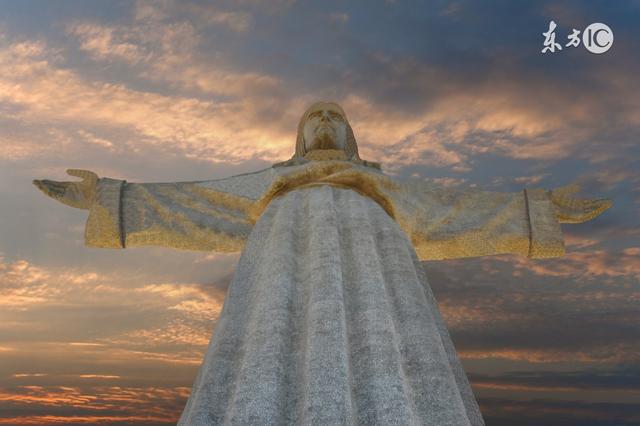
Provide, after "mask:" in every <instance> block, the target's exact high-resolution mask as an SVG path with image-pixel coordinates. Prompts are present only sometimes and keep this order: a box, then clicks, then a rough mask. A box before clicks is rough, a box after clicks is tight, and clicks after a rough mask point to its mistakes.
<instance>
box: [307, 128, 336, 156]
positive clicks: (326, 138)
mask: <svg viewBox="0 0 640 426" xmlns="http://www.w3.org/2000/svg"><path fill="white" fill-rule="evenodd" d="M315 149H340V147H339V146H338V145H337V144H336V138H335V135H334V134H333V132H332V131H330V130H329V129H321V130H320V131H318V132H317V133H316V134H315V135H314V136H313V140H312V141H311V144H310V146H309V151H313V150H315Z"/></svg>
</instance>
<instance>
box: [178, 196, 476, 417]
mask: <svg viewBox="0 0 640 426" xmlns="http://www.w3.org/2000/svg"><path fill="white" fill-rule="evenodd" d="M310 229H312V230H313V232H309V230H310ZM179 424H181V425H213V424H237V425H246V424H261V425H278V424H313V425H345V424H381V425H382V424H384V425H393V424H397V425H419V424H425V425H439V426H444V425H452V426H453V425H456V426H459V425H481V424H483V422H482V418H481V416H480V413H479V410H478V407H477V405H476V403H475V400H474V398H473V394H472V392H471V389H470V387H469V384H468V382H467V381H466V377H465V375H464V372H463V371H462V369H461V367H460V364H459V362H458V360H457V358H456V355H455V351H454V349H453V345H452V344H451V341H450V338H449V336H448V334H447V332H446V329H445V328H444V325H443V324H442V320H441V318H440V315H439V313H438V309H437V306H436V303H435V300H434V299H433V295H432V294H431V291H430V289H429V287H428V285H427V284H426V280H425V277H424V274H423V271H422V268H421V264H420V263H419V261H418V259H417V257H416V254H415V252H414V250H413V248H412V246H411V242H410V241H409V240H408V238H407V237H406V235H405V234H404V233H403V232H402V230H401V229H400V227H399V226H398V224H397V223H396V222H394V221H393V220H392V219H391V217H389V215H388V214H387V213H386V212H385V211H384V210H383V209H382V208H381V207H380V205H378V204H377V203H375V202H373V201H372V200H371V199H369V198H367V197H364V196H362V195H360V194H358V193H357V192H355V191H352V190H349V189H339V188H335V187H331V186H318V187H311V188H303V189H298V190H294V191H291V192H288V193H287V194H285V195H283V196H281V197H278V198H275V199H274V200H272V202H271V203H270V204H269V206H268V207H267V209H266V210H265V212H264V213H263V214H262V216H261V218H260V219H259V220H258V222H257V223H256V225H255V227H254V229H253V231H252V233H251V235H250V236H249V239H248V241H247V244H246V246H245V250H244V252H243V254H242V256H241V259H240V262H239V264H238V268H237V270H236V274H235V277H234V279H233V281H232V283H231V285H230V287H229V290H228V294H227V298H226V300H225V305H224V308H223V311H222V313H221V316H220V319H219V321H218V324H217V326H216V330H215V332H214V335H213V339H212V341H211V343H210V345H209V349H208V352H207V354H206V356H205V359H204V362H203V365H202V367H201V369H200V372H199V374H198V377H197V379H196V382H195V384H194V386H193V391H192V395H191V397H190V398H189V401H188V403H187V406H186V408H185V410H184V413H183V415H182V417H181V420H180V423H179Z"/></svg>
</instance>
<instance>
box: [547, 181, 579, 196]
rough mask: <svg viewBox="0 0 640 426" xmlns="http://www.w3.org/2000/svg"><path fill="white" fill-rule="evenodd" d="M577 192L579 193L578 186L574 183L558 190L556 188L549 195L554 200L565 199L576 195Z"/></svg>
mask: <svg viewBox="0 0 640 426" xmlns="http://www.w3.org/2000/svg"><path fill="white" fill-rule="evenodd" d="M578 192H580V185H578V184H576V183H572V184H570V185H565V186H561V187H560V188H557V189H554V190H552V191H551V193H552V194H553V195H554V196H555V197H556V198H565V197H568V196H569V195H572V194H576V193H578Z"/></svg>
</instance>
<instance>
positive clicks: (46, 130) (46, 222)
mask: <svg viewBox="0 0 640 426" xmlns="http://www.w3.org/2000/svg"><path fill="white" fill-rule="evenodd" d="M552 20H553V21H554V22H555V23H556V24H557V28H556V30H555V34H556V41H557V42H559V43H561V45H562V46H563V48H562V50H556V51H555V52H546V53H541V51H542V49H543V48H544V39H545V37H544V36H543V34H542V33H543V32H546V31H547V30H548V29H549V23H550V21H552ZM639 21H640V2H639V1H637V0H636V1H625V0H620V1H616V2H611V1H589V2H586V1H582V2H579V1H560V2H550V1H536V2H525V1H519V2H510V1H482V2H480V1H419V2H410V1H402V0H396V1H378V0H375V1H371V0H369V1H366V2H365V1H354V2H347V1H323V2H311V1H308V2H302V1H299V2H298V1H295V0H274V1H270V2H261V1H257V0H237V1H233V2H231V1H220V2H199V1H180V2H177V1H170V0H162V1H153V2H152V1H112V2H86V1H80V0H78V1H71V0H61V1H56V2H42V1H30V0H22V1H8V0H0V195H1V200H2V201H1V202H0V424H7V425H31V424H37V425H48V424H51V425H55V424H82V425H88V424H101V425H125V424H133V425H161V424H171V423H175V421H176V420H177V418H178V417H179V415H180V413H181V412H182V409H183V407H184V404H185V402H186V398H187V397H188V395H189V393H190V390H191V386H192V384H193V380H194V378H195V375H196V373H197V370H198V367H199V365H200V363H201V361H202V357H203V354H204V352H205V350H206V347H207V344H208V342H209V339H210V337H211V334H212V332H213V330H214V328H215V324H216V320H217V318H218V315H219V313H220V310H221V308H222V305H223V303H224V297H225V293H226V289H227V286H228V284H229V282H230V280H231V277H232V276H233V271H234V268H235V265H236V263H237V261H238V255H237V254H217V253H208V252H189V251H177V250H171V249H164V248H159V247H143V248H134V249H127V250H110V249H95V248H88V247H85V246H84V240H83V233H84V225H85V221H86V216H87V212H86V211H83V210H78V209H72V208H69V207H67V206H64V205H62V204H59V203H56V202H55V201H53V200H51V199H49V198H47V197H45V196H43V195H42V194H41V193H40V192H39V191H38V190H37V189H36V188H35V187H34V186H33V185H32V184H31V181H32V179H42V178H48V179H55V180H74V178H71V177H69V176H67V175H66V174H65V170H66V169H68V168H81V169H88V170H92V171H94V172H96V173H97V174H98V175H99V176H101V177H111V178H119V179H127V181H129V182H172V181H185V180H189V181H193V180H204V179H214V178H221V177H225V176H231V175H235V174H240V173H246V172H251V171H256V170H260V169H264V168H266V167H270V166H271V165H272V164H273V163H274V162H277V161H282V160H285V159H288V158H289V157H290V156H291V155H292V153H293V150H294V143H295V130H296V125H297V121H298V119H299V117H300V115H301V114H302V112H303V111H304V109H305V108H306V107H307V106H308V105H310V104H311V103H312V102H313V101H316V100H321V99H324V100H333V101H337V102H339V103H340V104H341V105H342V106H343V107H344V109H345V111H346V113H347V115H348V117H349V120H350V123H351V125H352V127H353V129H354V133H355V136H356V139H357V141H358V145H359V149H360V153H361V157H362V158H364V159H367V160H371V161H378V162H381V163H382V167H383V170H384V172H385V173H387V174H389V175H391V176H393V177H394V178H397V179H408V178H413V179H423V180H425V182H426V181H431V182H435V183H438V184H440V185H443V186H448V187H460V188H463V187H469V186H476V187H479V188H483V189H487V190H494V191H504V192H515V191H521V190H522V189H523V188H524V187H530V188H537V187H540V188H546V189H551V188H557V187H560V186H564V185H567V184H569V183H572V182H575V183H578V184H580V185H581V186H582V193H581V194H582V195H583V196H584V197H594V198H599V197H608V198H611V199H612V200H613V203H614V205H613V207H612V208H611V209H610V210H608V211H607V212H605V213H604V214H603V215H602V216H600V217H598V218H597V219H595V220H593V221H591V222H589V223H585V224H581V225H563V226H562V229H563V232H564V235H565V244H566V248H567V254H566V256H564V257H563V258H560V259H550V260H530V259H527V258H522V257H517V256H497V257H486V258H476V259H461V260H450V261H442V262H425V263H424V267H425V269H426V271H427V275H428V277H429V280H430V283H431V286H432V288H433V291H434V293H435V295H436V298H437V299H438V301H439V304H440V308H441V311H442V313H443V316H444V318H445V320H446V322H447V325H448V327H449V329H450V331H451V334H452V337H453V340H454V343H455V345H456V348H457V350H458V353H459V355H460V357H461V359H462V362H463V364H464V366H465V369H466V371H467V373H468V376H469V378H470V380H471V382H472V385H473V389H474V392H475V394H476V396H477V399H478V402H479V404H480V407H481V410H482V412H483V415H484V417H485V421H486V423H487V425H489V426H491V425H513V424H518V425H523V426H528V425H540V424H544V425H549V426H566V425H586V426H605V425H607V426H612V425H616V426H627V425H637V424H640V283H639V281H640V241H639V238H640V226H639V224H638V216H639V214H640V198H639V193H640V175H639V173H638V170H640V79H639V78H638V75H640V54H639V53H638V52H640V27H638V25H637V23H638V22H639ZM594 22H601V23H605V24H607V25H608V26H609V27H610V28H611V30H612V31H613V33H614V43H613V45H612V47H611V49H610V50H609V51H607V52H606V53H603V54H593V53H590V52H589V51H588V50H587V49H586V48H585V47H584V45H583V44H582V43H581V44H580V45H579V46H577V47H571V46H566V43H567V42H568V38H567V36H568V35H569V34H571V32H572V30H573V29H578V30H580V31H582V30H583V29H584V28H585V27H587V26H588V25H589V24H591V23H594Z"/></svg>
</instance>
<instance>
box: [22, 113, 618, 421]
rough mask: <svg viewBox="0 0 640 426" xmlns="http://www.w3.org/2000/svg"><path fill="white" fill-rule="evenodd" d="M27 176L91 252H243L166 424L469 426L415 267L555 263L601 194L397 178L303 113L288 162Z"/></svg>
mask: <svg viewBox="0 0 640 426" xmlns="http://www.w3.org/2000/svg"><path fill="white" fill-rule="evenodd" d="M68 173H69V174H70V175H71V176H77V177H80V178H82V179H83V180H82V181H80V182H55V181H50V180H35V181H34V184H35V185H36V186H37V187H38V188H39V189H40V190H42V191H43V192H44V193H45V194H47V195H48V196H50V197H53V198H55V199H56V200H58V201H60V202H62V203H65V204H67V205H69V206H72V207H76V208H81V209H87V210H89V216H88V219H87V224H86V232H85V242H86V244H87V245H88V246H92V247H108V248H125V247H133V246H143V245H160V246H165V247H175V248H179V249H188V250H215V251H220V252H233V251H239V250H243V252H242V255H241V257H240V260H239V263H238V267H237V270H236V272H235V276H234V278H233V280H232V282H231V284H230V286H229V289H228V293H227V296H226V299H225V303H224V307H223V309H222V312H221V315H220V318H219V321H218V323H217V325H216V329H215V333H214V334H213V337H212V339H211V342H210V344H209V347H208V350H207V353H206V356H205V358H204V361H203V364H202V366H201V368H200V370H199V372H198V375H197V378H196V380H195V383H194V385H193V389H192V393H191V396H190V397H189V400H188V402H187V405H186V407H185V409H184V411H183V413H182V416H181V418H180V421H179V424H181V425H216V424H222V423H224V424H234V425H235V424H237V425H247V424H260V425H276V424H277V425H279V424H314V425H344V424H363V425H372V424H380V425H388V424H401V425H418V424H429V425H438V426H444V425H451V426H460V425H474V426H476V425H483V424H484V421H483V419H482V416H481V414H480V410H479V408H478V405H477V403H476V400H475V398H474V396H473V393H472V390H471V387H470V386H469V382H468V380H467V377H466V375H465V373H464V371H463V369H462V366H461V364H460V362H459V360H458V358H457V356H456V352H455V349H454V347H453V344H452V342H451V339H450V337H449V334H448V332H447V329H446V328H445V325H444V323H443V320H442V318H441V316H440V313H439V311H438V307H437V304H436V301H435V299H434V297H433V294H432V292H431V289H430V287H429V285H428V283H427V280H426V278H425V276H424V272H423V269H422V265H421V263H420V260H432V259H453V258H462V257H468V256H485V255H492V254H500V253H515V254H520V255H523V256H528V257H531V258H547V257H556V256H561V255H563V254H564V245H563V238H562V233H561V230H560V225H559V224H560V223H579V222H584V221H587V220H589V219H591V218H594V217H595V216H597V215H599V214H600V213H602V212H603V211H604V210H606V209H607V208H609V207H610V206H611V202H610V201H609V200H582V199H577V198H574V197H573V196H572V194H573V193H574V192H576V191H577V187H575V186H570V187H566V188H562V189H558V190H552V191H545V190H543V189H525V190H523V191H521V192H516V193H498V192H487V191H480V190H477V189H468V190H458V189H450V188H443V187H438V186H435V185H432V184H428V183H426V182H423V181H418V180H414V181H407V182H399V181H396V180H394V179H391V178H389V177H388V176H386V175H385V174H384V173H383V172H382V171H381V170H380V165H379V164H377V163H373V162H369V161H365V160H362V159H361V158H360V156H359V154H358V148H357V145H356V140H355V137H354V135H353V131H352V129H351V126H350V125H349V122H348V121H347V117H346V115H345V113H344V111H343V110H342V108H340V107H339V106H338V105H337V104H335V103H327V102H318V103H315V104H313V105H312V106H311V107H310V108H309V109H308V110H307V111H306V112H305V113H304V115H303V116H302V118H301V120H300V124H299V126H298V135H297V141H296V150H295V154H294V156H293V157H292V158H291V159H290V160H288V161H284V162H282V163H278V164H275V165H274V166H273V167H270V168H268V169H265V170H261V171H258V172H255V173H247V174H242V175H237V176H233V177H229V178H225V179H217V180H208V181H194V182H177V183H129V182H126V181H123V180H116V179H109V178H99V177H98V176H97V175H96V174H95V173H93V172H90V171H86V170H77V169H71V170H68Z"/></svg>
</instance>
